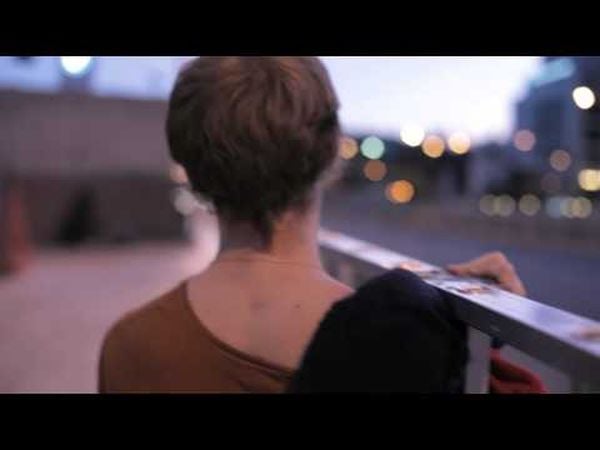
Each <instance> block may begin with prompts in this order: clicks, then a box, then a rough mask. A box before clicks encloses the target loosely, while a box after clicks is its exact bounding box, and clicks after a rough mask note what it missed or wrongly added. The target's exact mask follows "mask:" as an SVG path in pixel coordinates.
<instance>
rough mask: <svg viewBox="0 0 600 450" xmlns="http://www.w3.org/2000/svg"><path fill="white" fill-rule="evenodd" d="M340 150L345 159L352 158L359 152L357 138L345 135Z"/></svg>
mask: <svg viewBox="0 0 600 450" xmlns="http://www.w3.org/2000/svg"><path fill="white" fill-rule="evenodd" d="M339 151H340V157H342V158H343V159H352V158H354V157H355V156H356V155H357V154H358V143H357V142H356V140H355V139H352V138H351V137H348V136H345V137H343V138H342V142H341V144H340V148H339Z"/></svg>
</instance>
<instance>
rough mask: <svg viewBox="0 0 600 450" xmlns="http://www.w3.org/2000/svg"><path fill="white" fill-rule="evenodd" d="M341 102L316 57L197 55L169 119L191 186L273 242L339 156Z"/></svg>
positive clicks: (173, 148) (181, 79)
mask: <svg viewBox="0 0 600 450" xmlns="http://www.w3.org/2000/svg"><path fill="white" fill-rule="evenodd" d="M337 109H338V101H337V97H336V95H335V91H334V89H333V86H332V84H331V81H330V79H329V76H328V74H327V71H326V69H325V67H324V66H323V64H322V63H321V62H320V61H319V59H318V58H304V57H303V58H301V57H219V58H217V57H199V58H196V59H194V60H192V61H191V62H190V63H189V64H187V65H186V66H185V67H184V68H183V70H182V71H181V72H180V73H179V76H178V78H177V81H176V83H175V87H174V88H173V92H172V94H171V98H170V101H169V110H168V117H167V123H166V131H167V138H168V143H169V148H170V152H171V156H172V157H173V159H174V160H175V161H177V162H178V163H179V164H181V165H182V166H183V167H184V168H185V170H186V172H187V175H188V178H189V180H190V184H191V187H192V189H194V190H195V191H196V192H198V193H200V194H202V195H203V196H205V197H207V198H208V199H210V200H211V201H212V202H213V204H214V206H215V208H216V210H217V213H218V214H219V215H220V216H222V217H224V218H225V219H227V220H229V221H234V222H235V221H247V222H250V223H251V224H252V225H253V226H254V227H255V228H256V229H257V231H259V233H261V235H262V236H263V237H264V238H265V239H266V240H267V241H269V240H270V237H271V235H272V229H273V222H274V220H275V219H277V217H278V216H279V215H280V214H281V213H283V212H284V211H286V210H288V209H290V208H291V207H302V206H304V205H305V204H306V200H307V198H308V194H309V192H310V190H311V188H312V187H313V186H314V184H315V183H316V182H317V181H318V179H319V178H320V176H321V175H322V174H323V173H324V172H325V171H326V169H327V168H328V167H329V166H330V165H331V164H332V163H333V161H334V159H335V156H336V154H337V147H338V140H339V138H340V128H339V122H338V116H337Z"/></svg>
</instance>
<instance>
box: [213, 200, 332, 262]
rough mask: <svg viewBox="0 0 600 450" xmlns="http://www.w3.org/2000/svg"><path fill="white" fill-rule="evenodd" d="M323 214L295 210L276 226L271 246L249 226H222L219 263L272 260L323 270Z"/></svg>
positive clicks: (284, 216) (313, 211) (285, 215)
mask: <svg viewBox="0 0 600 450" xmlns="http://www.w3.org/2000/svg"><path fill="white" fill-rule="evenodd" d="M318 230H319V214H318V212H317V211H315V210H314V209H313V210H312V211H308V212H305V213H300V212H296V211H291V212H288V213H286V214H284V215H283V216H282V217H281V218H280V219H279V220H278V221H277V223H275V224H274V227H273V234H272V236H271V240H270V242H269V244H268V245H265V243H264V240H263V239H262V237H261V236H260V235H259V234H258V233H257V232H256V231H255V230H254V229H253V228H252V227H251V226H250V225H249V224H236V225H230V224H229V225H223V226H221V232H222V239H221V249H220V251H219V253H218V255H217V261H220V260H221V261H222V260H234V259H237V260H268V261H272V262H277V261H280V262H287V263H296V264H302V265H310V266H318V267H321V262H320V256H319V245H318Z"/></svg>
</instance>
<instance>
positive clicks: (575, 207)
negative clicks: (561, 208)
mask: <svg viewBox="0 0 600 450" xmlns="http://www.w3.org/2000/svg"><path fill="white" fill-rule="evenodd" d="M569 210H570V213H571V216H572V217H575V218H577V219H587V218H588V217H589V216H590V215H591V214H592V202H591V201H590V199H588V198H585V197H576V198H573V199H571V201H570V204H569Z"/></svg>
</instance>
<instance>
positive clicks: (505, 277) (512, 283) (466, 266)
mask: <svg viewBox="0 0 600 450" xmlns="http://www.w3.org/2000/svg"><path fill="white" fill-rule="evenodd" d="M447 269H448V271H449V272H450V273H452V274H454V275H458V276H474V277H487V278H491V279H493V280H494V281H496V282H497V283H498V284H499V285H500V287H502V288H503V289H505V290H507V291H509V292H512V293H514V294H517V295H522V296H525V295H526V291H525V287H524V286H523V283H522V282H521V279H520V278H519V275H517V272H516V271H515V268H514V266H513V265H512V264H511V263H510V261H509V260H508V259H507V258H506V256H504V254H503V253H501V252H492V253H485V254H484V255H482V256H480V257H479V258H475V259H472V260H471V261H468V262H466V263H462V264H450V265H449V266H447Z"/></svg>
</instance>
